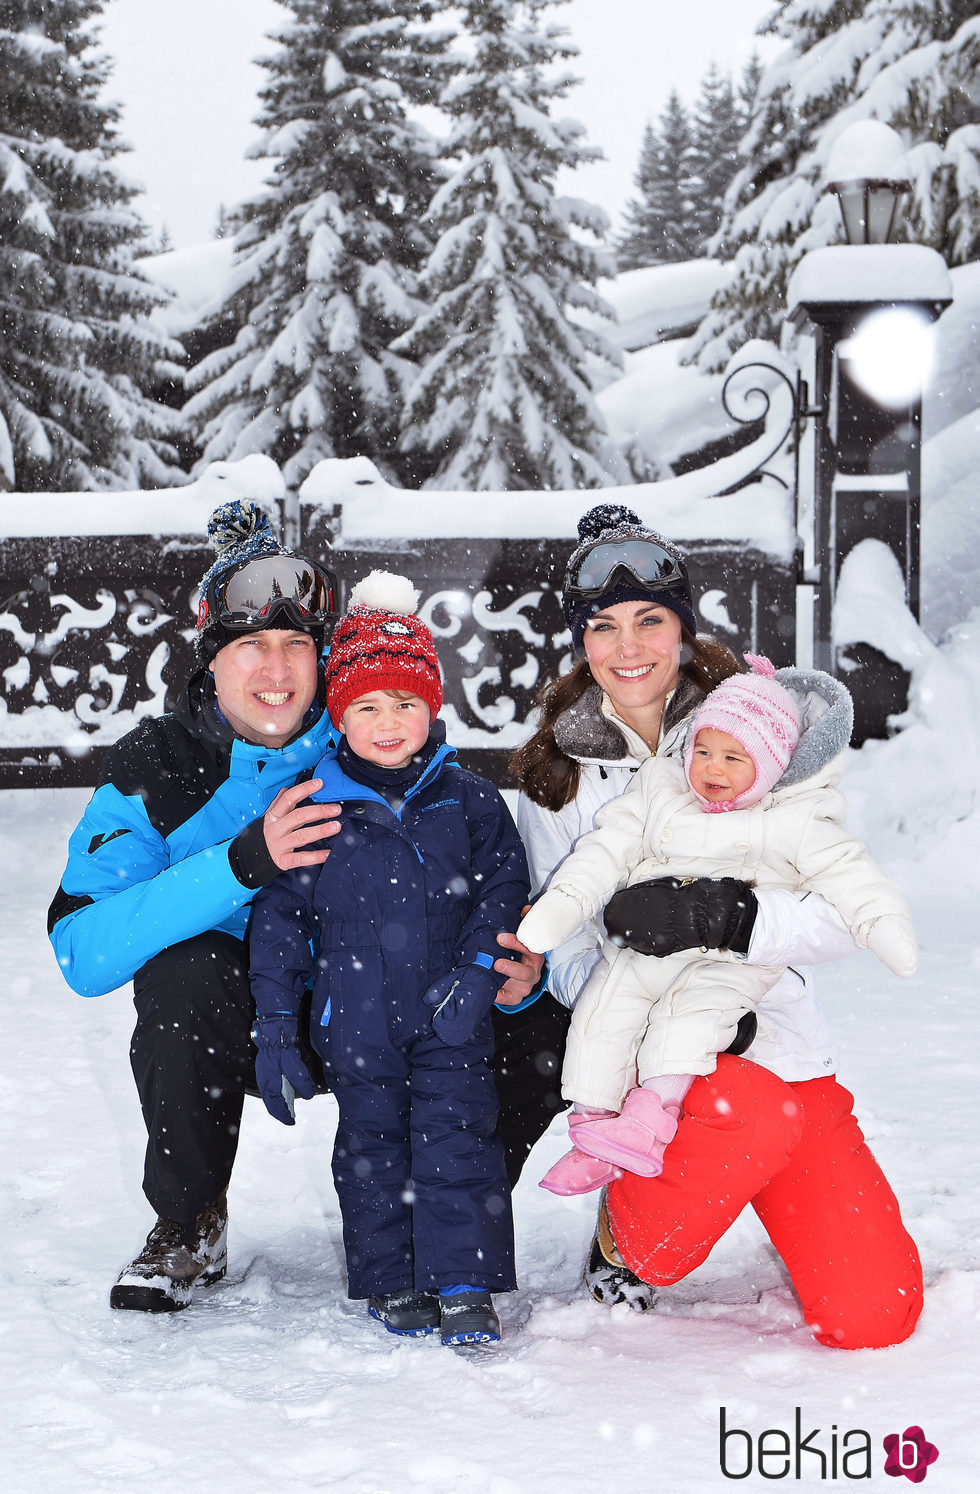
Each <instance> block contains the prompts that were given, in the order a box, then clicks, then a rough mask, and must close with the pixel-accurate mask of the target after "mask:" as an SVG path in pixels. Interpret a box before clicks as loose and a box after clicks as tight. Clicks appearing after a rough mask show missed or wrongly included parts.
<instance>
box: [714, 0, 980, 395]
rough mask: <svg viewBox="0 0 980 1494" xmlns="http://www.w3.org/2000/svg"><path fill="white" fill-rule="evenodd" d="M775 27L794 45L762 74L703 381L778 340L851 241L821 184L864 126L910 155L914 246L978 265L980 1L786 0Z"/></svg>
mask: <svg viewBox="0 0 980 1494" xmlns="http://www.w3.org/2000/svg"><path fill="white" fill-rule="evenodd" d="M763 29H765V30H768V31H771V32H773V33H775V34H776V35H777V36H780V37H782V38H783V39H784V40H785V41H786V43H787V46H786V47H785V49H784V50H783V51H782V52H781V53H780V54H779V55H778V56H777V57H776V58H775V59H774V60H773V61H772V62H771V63H770V64H769V65H768V66H767V67H766V68H765V69H764V72H763V76H762V79H761V81H760V84H759V90H758V97H757V102H756V109H755V114H754V117H753V119H752V121H751V124H750V126H749V129H748V131H747V133H746V135H745V137H744V139H743V141H742V145H741V153H742V155H743V157H744V158H745V161H746V164H745V165H744V166H743V168H742V170H741V171H740V172H739V173H738V174H737V176H736V177H735V179H734V181H733V182H732V185H731V187H730V189H729V192H728V196H727V199H726V205H725V216H724V220H723V222H722V227H721V229H720V231H719V234H718V237H717V240H716V242H715V244H714V246H713V252H715V253H717V254H718V255H719V256H720V257H721V258H724V259H731V260H733V261H734V266H735V275H734V278H733V280H732V282H731V283H730V285H729V286H728V287H727V288H726V289H725V290H723V291H721V292H720V293H719V294H718V296H717V297H716V298H715V302H714V304H713V306H712V308H711V310H710V311H709V312H708V315H707V316H706V317H705V319H704V320H703V322H702V323H701V326H700V328H699V329H698V332H697V334H696V336H695V339H694V340H693V343H692V356H693V357H695V358H696V359H697V362H698V363H699V365H700V366H701V367H702V368H703V369H705V370H717V369H721V368H723V367H724V365H725V363H726V362H727V360H728V358H729V357H730V356H731V354H732V353H733V352H734V351H735V350H736V349H737V348H738V347H740V346H741V345H742V344H743V343H744V342H746V341H747V340H748V339H749V338H751V337H763V338H768V339H770V340H772V341H778V340H779V336H780V330H781V326H782V321H783V317H784V314H785V304H786V301H785V297H786V284H787V281H788V279H789V275H790V273H791V272H792V270H793V268H794V267H795V265H796V264H797V263H798V262H799V260H800V259H801V257H802V256H803V254H804V253H805V252H806V251H807V250H808V249H813V248H818V247H820V246H821V245H823V244H827V243H831V242H834V241H835V240H837V239H839V238H840V237H841V230H840V226H839V215H838V213H837V209H836V206H835V205H834V203H833V202H832V201H830V200H829V199H828V198H826V197H822V196H821V193H822V188H823V180H822V175H823V168H824V165H825V163H826V160H827V157H828V155H829V151H830V148H831V146H832V144H833V141H834V139H835V138H836V136H837V135H838V134H839V132H840V131H841V130H842V129H843V128H844V127H845V126H846V125H848V124H850V123H852V122H853V121H854V120H858V119H868V118H871V119H880V120H882V121H883V122H884V123H885V124H890V125H892V126H893V127H894V128H896V129H897V130H898V132H899V134H900V135H901V136H902V138H903V139H904V140H905V141H906V143H907V146H908V154H909V163H910V168H911V171H912V174H913V177H914V199H913V206H912V216H911V234H912V237H914V238H916V239H918V240H920V241H921V242H924V243H927V244H930V245H931V246H932V247H934V248H936V249H938V250H940V252H941V253H943V255H944V256H945V257H946V259H947V260H948V262H949V263H950V264H961V263H964V262H965V261H966V260H969V259H972V258H974V257H976V256H977V255H978V254H980V94H978V90H977V86H976V79H977V76H978V74H980V0H781V3H780V6H779V9H778V11H777V12H776V13H775V14H774V15H773V17H772V18H771V20H770V21H769V23H768V25H767V26H766V27H765V28H763Z"/></svg>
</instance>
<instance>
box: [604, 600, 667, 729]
mask: <svg viewBox="0 0 980 1494" xmlns="http://www.w3.org/2000/svg"><path fill="white" fill-rule="evenodd" d="M584 644H585V656H586V658H587V659H588V661H589V668H590V670H591V671H592V678H593V679H594V680H595V682H596V684H597V685H599V686H600V687H601V688H602V689H603V690H604V691H605V692H606V694H607V695H608V696H609V699H610V700H611V701H612V703H613V706H614V707H615V709H616V711H617V713H618V714H619V715H621V716H622V717H623V719H624V720H626V721H628V720H629V719H630V715H631V713H633V712H636V711H645V710H648V709H649V708H650V707H651V706H654V705H657V704H658V703H659V704H660V705H662V704H663V701H664V698H665V696H666V695H667V694H668V693H669V692H670V691H671V690H673V689H674V687H675V686H676V684H677V679H678V671H679V669H680V662H681V620H680V618H679V617H678V616H677V613H676V612H671V611H670V609H669V608H668V607H658V606H656V605H655V604H654V603H652V602H617V603H616V605H615V606H614V607H605V608H604V609H603V610H602V611H601V612H597V613H596V614H595V616H594V617H592V618H590V619H589V621H588V622H587V623H586V625H585V635H584Z"/></svg>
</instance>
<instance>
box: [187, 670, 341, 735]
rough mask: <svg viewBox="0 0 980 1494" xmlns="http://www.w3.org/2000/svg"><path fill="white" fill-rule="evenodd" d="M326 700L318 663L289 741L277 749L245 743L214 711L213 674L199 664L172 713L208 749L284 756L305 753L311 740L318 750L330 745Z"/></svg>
mask: <svg viewBox="0 0 980 1494" xmlns="http://www.w3.org/2000/svg"><path fill="white" fill-rule="evenodd" d="M326 700H327V692H326V684H325V682H324V676H323V665H322V664H320V665H319V667H318V669H317V686H316V696H315V697H314V700H313V704H312V705H311V706H310V709H309V710H308V711H307V713H306V717H305V719H304V721H303V724H302V726H301V727H300V729H299V731H298V732H297V734H296V736H295V737H294V738H293V739H292V741H291V742H287V743H286V745H285V746H284V747H277V748H271V747H265V746H263V745H262V744H261V743H259V742H247V741H246V740H245V738H244V737H240V736H238V735H237V734H236V732H235V731H234V729H233V728H232V727H231V725H230V724H229V723H228V722H227V721H226V720H225V718H224V716H222V714H221V712H220V711H219V710H218V702H217V699H216V696H215V693H214V675H213V674H212V673H211V671H210V669H208V667H207V665H202V667H201V668H200V669H198V670H196V671H195V672H194V674H192V675H191V677H190V679H189V680H188V681H187V683H186V685H185V686H184V688H183V690H182V691H181V694H180V698H179V700H178V701H177V704H176V706H175V707H174V716H175V717H176V719H177V720H178V721H179V722H180V723H181V725H182V726H183V727H184V729H185V730H186V731H187V732H188V733H189V734H190V735H191V736H192V737H196V738H197V739H198V740H199V741H201V742H203V743H204V744H205V745H206V746H208V747H210V748H211V749H212V751H213V750H215V749H217V750H218V751H221V750H222V749H223V750H224V751H225V752H227V753H231V751H232V750H233V749H235V752H236V756H240V755H242V754H244V755H246V756H250V757H258V756H262V757H268V756H269V754H270V752H281V753H283V754H284V755H286V756H288V755H290V754H291V753H292V752H294V751H296V750H298V751H299V752H300V753H301V754H302V755H303V756H304V757H305V756H307V755H308V751H309V743H310V742H311V741H312V742H318V743H319V744H320V750H321V751H323V750H324V749H325V748H326V747H327V746H329V745H331V742H332V738H331V735H330V733H331V731H332V727H331V725H330V717H329V716H328V715H327V710H326Z"/></svg>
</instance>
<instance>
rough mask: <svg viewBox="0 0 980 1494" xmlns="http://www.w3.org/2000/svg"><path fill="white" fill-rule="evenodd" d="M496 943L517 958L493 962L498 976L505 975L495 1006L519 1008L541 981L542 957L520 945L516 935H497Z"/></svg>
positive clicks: (527, 907)
mask: <svg viewBox="0 0 980 1494" xmlns="http://www.w3.org/2000/svg"><path fill="white" fill-rule="evenodd" d="M530 906H531V905H530V903H528V904H527V906H526V907H524V908H522V909H521V914H522V916H523V914H525V913H527V912H528V910H529V909H530ZM497 943H498V944H500V945H501V946H502V947H503V948H504V949H509V950H513V951H514V953H515V954H516V955H517V956H518V958H517V959H514V960H506V959H504V958H503V956H501V958H500V959H499V960H494V962H493V968H494V970H496V972H497V974H498V975H506V977H507V979H506V980H505V981H504V983H503V985H502V986H501V987H500V990H499V991H498V992H497V1002H496V1004H497V1006H520V1004H521V1002H522V1001H526V1000H527V998H528V997H529V996H530V994H531V992H532V991H533V990H534V988H535V986H536V985H537V984H538V982H539V981H540V979H541V971H542V970H543V969H544V955H539V954H532V952H531V951H530V950H529V949H528V948H527V946H526V945H524V944H522V943H521V941H520V939H518V937H517V935H516V934H498V935H497Z"/></svg>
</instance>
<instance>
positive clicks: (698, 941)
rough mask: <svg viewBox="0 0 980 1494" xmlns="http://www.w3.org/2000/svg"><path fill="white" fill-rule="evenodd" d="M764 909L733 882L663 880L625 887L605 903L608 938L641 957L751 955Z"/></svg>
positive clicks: (727, 879)
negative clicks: (699, 952)
mask: <svg viewBox="0 0 980 1494" xmlns="http://www.w3.org/2000/svg"><path fill="white" fill-rule="evenodd" d="M758 911H759V904H758V901H757V899H756V895H755V893H754V892H753V891H752V889H751V887H750V886H749V885H748V883H747V882H738V881H736V880H735V878H734V877H718V878H711V877H698V878H695V879H691V878H687V879H682V878H680V877H658V878H657V879H656V880H655V881H653V882H638V883H637V884H636V886H635V887H624V889H623V891H622V892H617V893H616V894H615V896H614V897H612V898H611V899H610V900H609V902H608V903H607V904H606V910H605V913H604V915H603V916H604V918H605V922H606V930H607V932H608V934H609V937H610V938H611V939H612V940H614V941H615V943H617V944H622V945H625V946H626V948H627V949H635V950H636V952H637V954H643V955H669V954H676V953H677V952H678V950H681V949H730V950H734V952H735V953H736V954H747V953H748V948H749V940H750V939H751V937H752V929H753V927H754V926H755V917H756V914H757V912H758Z"/></svg>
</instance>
